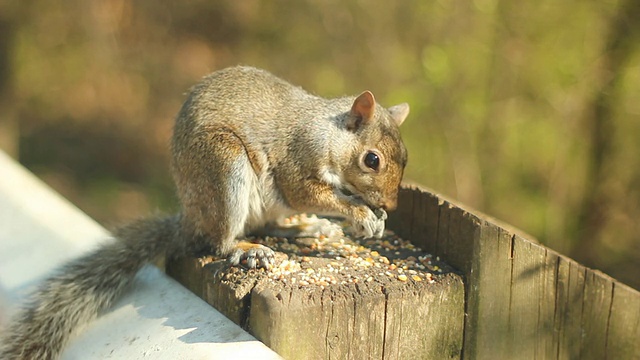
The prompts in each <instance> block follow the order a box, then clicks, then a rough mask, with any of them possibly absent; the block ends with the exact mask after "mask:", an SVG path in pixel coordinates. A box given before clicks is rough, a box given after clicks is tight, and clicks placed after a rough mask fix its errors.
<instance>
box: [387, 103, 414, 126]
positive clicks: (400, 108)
mask: <svg viewBox="0 0 640 360" xmlns="http://www.w3.org/2000/svg"><path fill="white" fill-rule="evenodd" d="M387 110H389V113H390V114H391V118H392V119H393V120H394V121H395V122H396V125H398V126H400V125H402V123H403V122H404V119H406V118H407V115H409V104H407V103H402V104H398V105H394V106H392V107H390V108H388V109H387Z"/></svg>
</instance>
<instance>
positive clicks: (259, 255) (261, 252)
mask: <svg viewBox="0 0 640 360" xmlns="http://www.w3.org/2000/svg"><path fill="white" fill-rule="evenodd" d="M275 255H276V254H275V252H274V251H273V250H271V249H270V248H268V247H266V246H264V245H260V244H253V243H249V242H246V241H240V242H238V244H236V246H235V249H234V250H233V251H232V252H231V254H230V255H229V257H227V261H228V262H229V263H230V264H231V265H240V263H241V262H242V260H246V261H247V262H246V264H245V265H246V267H248V268H250V269H254V268H257V267H263V268H265V269H269V268H271V267H272V266H273V264H274V263H275Z"/></svg>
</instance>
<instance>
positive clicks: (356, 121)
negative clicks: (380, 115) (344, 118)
mask: <svg viewBox="0 0 640 360" xmlns="http://www.w3.org/2000/svg"><path fill="white" fill-rule="evenodd" d="M375 108H376V99H375V98H374V97H373V94H372V93H371V91H369V90H367V91H365V92H363V93H362V94H360V95H358V97H357V98H356V99H355V100H354V101H353V105H352V106H351V112H350V115H351V116H350V118H349V120H348V122H347V129H349V130H355V129H357V128H359V127H360V126H361V125H364V124H367V123H369V122H370V121H371V120H372V119H373V111H374V110H375Z"/></svg>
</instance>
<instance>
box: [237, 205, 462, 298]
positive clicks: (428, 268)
mask: <svg viewBox="0 0 640 360" xmlns="http://www.w3.org/2000/svg"><path fill="white" fill-rule="evenodd" d="M287 228H288V229H289V230H291V232H290V234H288V235H287V234H285V233H281V234H279V235H278V236H277V237H273V236H260V237H250V238H248V240H250V241H252V242H256V243H260V244H263V245H265V246H268V247H270V248H272V249H274V250H275V251H277V252H282V253H285V254H287V255H288V257H289V259H287V260H283V261H281V262H278V263H277V264H276V265H275V266H274V267H273V268H271V269H269V270H267V271H265V270H264V269H258V270H247V269H243V268H242V269H241V272H256V271H257V272H262V273H264V275H266V276H267V277H268V278H270V279H271V280H274V281H281V282H283V283H286V284H289V285H291V286H297V287H307V286H320V287H321V288H325V287H328V286H331V285H338V284H340V285H345V284H349V283H351V284H354V283H375V282H384V283H385V284H389V282H390V281H391V282H399V283H411V282H422V281H427V282H429V283H433V282H435V281H436V279H437V278H436V276H434V275H437V274H438V273H442V272H443V271H447V272H448V271H450V270H451V269H450V268H448V267H447V265H445V264H443V263H441V262H440V261H439V259H438V258H435V259H434V258H433V257H432V256H431V255H429V254H427V253H424V252H422V251H421V250H420V249H419V248H417V247H415V246H414V245H413V244H411V243H410V242H409V241H407V240H404V239H402V238H400V237H398V236H396V235H395V234H394V233H393V232H391V231H389V230H385V233H384V235H383V237H382V238H381V239H366V240H363V239H356V238H355V237H353V236H350V235H349V230H350V229H349V228H348V227H347V224H345V223H344V222H342V221H340V220H338V219H325V218H318V217H316V216H315V215H310V216H307V215H296V216H293V217H291V218H288V219H286V220H285V221H284V223H283V224H281V228H280V230H282V229H285V231H286V229H287ZM309 233H311V234H309ZM325 234H329V235H328V236H327V235H325ZM284 236H286V237H284ZM443 268H444V269H443ZM232 273H234V274H238V271H237V270H234V271H233V272H232Z"/></svg>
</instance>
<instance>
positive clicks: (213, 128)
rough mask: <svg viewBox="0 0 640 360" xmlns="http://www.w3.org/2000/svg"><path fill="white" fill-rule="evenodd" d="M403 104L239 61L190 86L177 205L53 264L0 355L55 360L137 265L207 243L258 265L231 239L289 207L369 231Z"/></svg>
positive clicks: (398, 148) (378, 215) (391, 177)
mask: <svg viewBox="0 0 640 360" xmlns="http://www.w3.org/2000/svg"><path fill="white" fill-rule="evenodd" d="M408 114H409V105H408V104H406V103H403V104H400V105H395V106H392V107H389V108H384V107H382V106H380V105H379V104H378V103H377V102H376V100H375V98H374V96H373V94H372V93H371V92H370V91H365V92H363V93H362V94H360V95H359V96H355V97H342V98H335V99H325V98H321V97H318V96H314V95H311V94H309V93H308V92H306V91H305V90H303V89H302V88H300V87H297V86H294V85H291V84H289V83H288V82H286V81H284V80H282V79H280V78H278V77H276V76H274V75H272V74H271V73H269V72H267V71H264V70H260V69H256V68H253V67H247V66H236V67H230V68H226V69H223V70H219V71H216V72H214V73H212V74H210V75H208V76H206V77H204V78H203V79H202V81H201V82H200V83H199V84H197V85H195V86H194V87H193V88H191V90H190V92H189V94H188V96H187V99H186V101H185V102H184V104H183V105H182V107H181V109H180V111H179V113H178V115H177V117H176V122H175V126H174V132H173V137H172V146H171V150H172V151H171V152H172V162H171V171H172V175H173V179H174V182H175V184H176V189H177V194H178V198H179V201H180V205H181V207H180V211H179V212H178V213H177V214H174V215H169V216H157V217H149V218H146V219H142V220H138V221H135V222H133V223H131V224H128V225H125V226H123V227H121V228H118V229H116V230H115V231H114V233H113V240H112V241H110V242H108V243H105V244H103V245H101V246H100V247H98V248H97V249H96V250H94V251H93V252H90V253H89V254H86V255H84V256H82V257H80V258H78V259H76V260H72V261H71V262H69V263H67V264H65V265H63V266H62V267H61V268H60V269H58V271H56V272H55V273H54V274H53V275H52V276H51V277H50V278H48V279H47V280H45V281H44V282H43V284H42V285H41V286H40V287H39V289H37V290H36V291H35V293H34V294H33V295H32V298H31V302H30V303H29V304H28V306H27V307H25V308H24V309H23V310H22V312H21V313H20V314H18V316H17V317H16V318H15V319H14V320H13V321H12V322H11V323H10V324H9V326H8V327H7V328H6V329H5V330H6V331H5V333H4V334H3V336H4V338H3V339H2V340H0V341H1V342H0V358H2V359H56V358H58V357H59V355H60V353H61V351H62V350H63V348H64V346H65V344H66V343H67V341H68V340H69V338H70V337H71V335H72V334H73V332H74V330H75V329H76V328H77V327H78V326H79V325H81V324H84V323H87V322H89V321H90V320H92V319H93V318H95V317H96V316H97V314H98V312H99V311H101V310H103V309H106V308H108V307H109V306H110V305H111V304H112V303H113V302H114V301H115V299H116V298H117V297H118V296H119V294H120V293H122V292H123V291H124V289H125V288H126V287H127V285H128V284H129V283H130V282H131V281H132V279H133V278H134V276H135V275H136V273H137V272H138V271H139V270H140V269H141V268H142V266H143V265H145V264H147V263H149V262H152V261H153V260H154V259H156V258H158V257H160V256H169V257H172V256H181V255H184V254H186V253H188V252H189V251H193V250H194V249H202V248H204V247H207V246H208V247H210V248H212V249H214V250H215V251H216V252H217V254H218V255H220V256H221V257H226V258H227V260H228V261H229V262H230V263H231V264H233V265H238V264H240V263H243V264H244V265H246V266H247V267H249V268H256V267H265V268H269V267H270V266H272V265H273V264H274V261H275V260H274V251H273V250H271V249H270V248H268V247H266V246H263V245H259V244H253V243H249V242H245V241H238V240H237V238H238V237H240V236H242V235H243V234H246V233H248V232H250V231H253V230H256V229H260V228H261V227H263V226H264V225H265V224H267V223H270V222H272V221H275V220H277V219H278V218H281V217H283V216H290V215H292V214H294V213H301V212H313V213H318V214H327V215H340V216H342V217H345V218H346V219H347V220H348V221H350V223H351V224H352V226H353V228H354V231H355V233H356V235H358V236H362V237H365V238H369V237H378V238H379V237H381V236H382V233H383V231H384V226H385V219H386V217H387V213H386V211H388V210H393V209H394V208H395V207H396V205H397V196H398V189H399V186H400V182H401V179H402V175H403V172H404V168H405V165H406V163H407V150H406V147H405V145H404V144H403V142H402V139H401V136H400V131H399V126H400V125H401V124H402V122H403V121H404V120H405V118H406V117H407V115H408Z"/></svg>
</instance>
